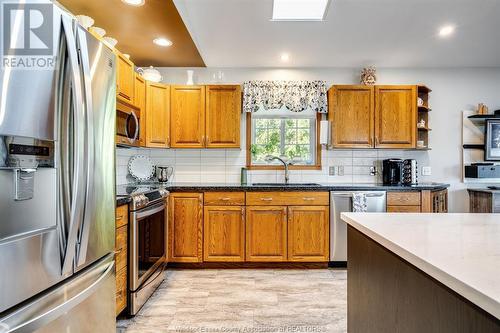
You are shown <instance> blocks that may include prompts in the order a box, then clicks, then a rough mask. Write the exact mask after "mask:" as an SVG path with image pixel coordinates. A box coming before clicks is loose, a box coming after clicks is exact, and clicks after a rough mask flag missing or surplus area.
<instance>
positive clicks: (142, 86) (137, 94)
mask: <svg viewBox="0 0 500 333" xmlns="http://www.w3.org/2000/svg"><path fill="white" fill-rule="evenodd" d="M134 105H135V106H137V107H138V108H139V110H140V111H139V144H140V145H141V146H142V147H145V146H146V82H145V81H144V78H143V77H142V76H140V75H139V74H137V73H135V84H134Z"/></svg>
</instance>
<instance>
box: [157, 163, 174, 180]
mask: <svg viewBox="0 0 500 333" xmlns="http://www.w3.org/2000/svg"><path fill="white" fill-rule="evenodd" d="M173 173H174V168H173V167H171V166H159V165H157V166H156V178H157V179H158V181H159V182H162V183H166V182H168V180H169V179H170V176H172V174H173Z"/></svg>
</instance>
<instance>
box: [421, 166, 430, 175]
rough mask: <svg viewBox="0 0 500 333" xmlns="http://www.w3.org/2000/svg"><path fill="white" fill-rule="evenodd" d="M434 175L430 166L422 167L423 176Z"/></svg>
mask: <svg viewBox="0 0 500 333" xmlns="http://www.w3.org/2000/svg"><path fill="white" fill-rule="evenodd" d="M430 175H432V169H431V167H430V166H424V167H422V176H430Z"/></svg>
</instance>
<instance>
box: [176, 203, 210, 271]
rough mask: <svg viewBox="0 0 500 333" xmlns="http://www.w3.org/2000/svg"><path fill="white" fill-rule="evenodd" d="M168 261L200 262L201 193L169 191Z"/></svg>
mask: <svg viewBox="0 0 500 333" xmlns="http://www.w3.org/2000/svg"><path fill="white" fill-rule="evenodd" d="M169 215H170V217H169V224H168V227H169V232H168V237H169V242H168V243H169V256H168V257H169V259H168V261H169V262H201V261H202V259H203V257H202V252H203V249H202V242H203V226H202V217H203V216H202V215H203V195H202V194H201V193H171V194H170V204H169Z"/></svg>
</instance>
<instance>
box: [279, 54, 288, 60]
mask: <svg viewBox="0 0 500 333" xmlns="http://www.w3.org/2000/svg"><path fill="white" fill-rule="evenodd" d="M280 59H281V61H283V62H287V61H288V60H290V55H289V54H288V53H283V54H282V55H281V57H280Z"/></svg>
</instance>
